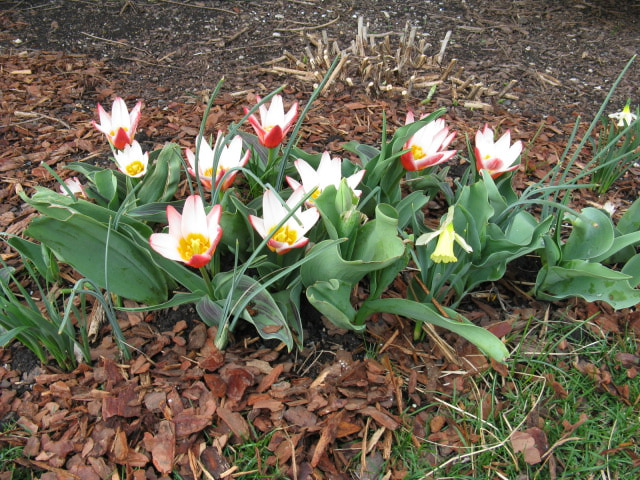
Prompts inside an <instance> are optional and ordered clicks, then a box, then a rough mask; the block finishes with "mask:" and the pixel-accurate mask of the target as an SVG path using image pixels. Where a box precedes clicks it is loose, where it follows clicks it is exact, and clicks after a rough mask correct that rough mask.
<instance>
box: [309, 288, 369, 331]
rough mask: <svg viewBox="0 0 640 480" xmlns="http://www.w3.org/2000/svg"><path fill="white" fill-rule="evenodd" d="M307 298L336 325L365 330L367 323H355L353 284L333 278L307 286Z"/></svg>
mask: <svg viewBox="0 0 640 480" xmlns="http://www.w3.org/2000/svg"><path fill="white" fill-rule="evenodd" d="M307 298H308V299H309V302H310V303H311V305H313V306H314V308H315V309H316V310H318V311H319V312H320V313H321V314H323V315H324V316H325V317H327V318H328V319H329V321H330V322H331V323H333V324H334V325H336V326H338V327H340V328H344V329H346V330H355V331H358V332H361V331H364V329H365V325H356V324H355V323H354V320H355V317H356V311H355V310H354V309H353V307H352V306H351V284H350V283H347V282H343V281H342V280H338V279H335V278H332V279H331V280H329V281H326V282H325V281H318V282H316V283H314V284H313V285H310V286H309V287H307Z"/></svg>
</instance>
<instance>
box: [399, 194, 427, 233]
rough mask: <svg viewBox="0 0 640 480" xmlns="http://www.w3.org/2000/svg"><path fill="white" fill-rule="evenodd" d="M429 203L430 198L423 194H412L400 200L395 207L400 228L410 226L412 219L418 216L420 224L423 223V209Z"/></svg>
mask: <svg viewBox="0 0 640 480" xmlns="http://www.w3.org/2000/svg"><path fill="white" fill-rule="evenodd" d="M428 202H429V197H427V196H426V195H425V194H424V193H422V192H411V193H410V194H409V195H407V196H405V197H404V198H403V199H402V200H400V201H399V202H398V203H397V204H396V205H395V207H396V210H398V227H399V228H401V229H404V228H405V227H406V226H407V225H409V222H410V221H411V219H412V218H413V217H416V216H417V217H418V219H419V220H420V223H422V221H423V219H424V215H422V207H424V206H425V205H426V204H427V203H428Z"/></svg>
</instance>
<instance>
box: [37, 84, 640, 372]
mask: <svg viewBox="0 0 640 480" xmlns="http://www.w3.org/2000/svg"><path fill="white" fill-rule="evenodd" d="M217 91H218V89H216V92H217ZM320 91H321V86H320V87H319V88H318V90H316V92H314V94H313V95H312V97H311V99H310V100H309V102H310V103H311V102H313V101H314V100H315V99H316V98H317V96H318V95H319V92H320ZM210 102H213V98H211V99H210ZM211 104H212V103H210V105H209V108H210V106H211ZM140 105H141V104H140V102H138V104H137V105H136V106H135V107H134V108H133V110H132V111H131V112H128V111H127V107H126V104H125V103H124V101H123V100H122V99H120V98H117V99H116V100H115V101H114V103H113V107H112V112H111V114H110V115H109V114H108V113H106V112H105V111H104V109H103V108H102V107H101V106H99V107H98V115H99V117H100V124H97V123H96V124H95V125H96V128H98V129H99V130H100V131H102V132H103V133H105V135H106V136H107V139H108V141H109V142H110V144H111V145H112V148H113V153H114V159H115V164H116V166H117V169H118V171H115V170H112V169H103V170H101V169H100V168H99V167H92V166H87V165H84V164H74V165H71V166H70V167H71V168H74V169H75V170H76V171H79V172H81V173H83V174H84V175H85V176H86V177H87V179H88V183H87V185H86V186H84V187H80V184H79V182H77V180H72V182H70V183H68V184H67V185H68V186H67V188H68V190H69V191H70V192H71V193H72V194H74V195H78V196H80V194H81V192H87V195H88V198H87V199H84V198H82V197H80V198H75V197H74V198H68V197H66V196H64V195H61V194H59V193H56V192H48V191H39V192H38V193H36V194H35V195H34V196H33V197H32V198H26V197H25V199H26V201H28V202H29V203H30V204H31V205H32V206H33V207H34V208H36V209H37V210H38V211H39V212H40V213H41V214H42V218H39V219H36V220H35V221H34V222H32V226H31V227H30V229H29V231H28V233H30V234H31V235H33V237H34V238H36V239H38V240H40V241H41V242H42V243H44V244H46V245H48V246H49V247H50V248H51V249H52V250H53V251H54V252H55V253H56V255H57V256H58V258H64V259H65V261H67V262H68V263H70V264H71V265H72V266H73V267H74V268H76V270H77V271H78V272H80V273H81V274H82V275H85V276H86V277H87V278H90V279H91V281H92V282H94V283H95V285H97V286H98V287H100V288H108V289H109V291H110V293H113V294H116V295H120V296H124V297H127V298H130V299H132V300H135V301H138V302H140V303H142V304H145V305H146V306H147V307H145V308H148V309H162V308H166V306H167V305H171V306H176V305H180V304H183V303H194V304H195V306H196V310H197V311H198V313H199V315H200V317H201V318H202V320H203V321H204V322H206V323H207V325H209V326H210V327H212V328H213V329H215V332H216V334H215V340H214V343H215V345H216V346H217V347H218V348H224V347H225V345H226V343H227V341H228V339H229V336H230V334H231V333H232V332H233V331H234V329H235V326H236V324H237V322H238V321H239V320H246V321H249V322H251V323H252V324H254V325H255V327H256V329H257V331H258V333H259V334H260V335H261V336H263V337H264V338H271V339H277V340H279V341H281V342H283V343H284V344H285V345H286V346H287V347H288V348H293V346H294V345H296V344H297V345H300V344H301V343H302V336H303V332H304V328H303V325H302V321H303V316H302V315H301V311H300V301H301V296H303V295H304V296H305V297H306V299H307V300H308V302H309V303H310V304H311V305H312V306H313V307H314V308H316V309H317V310H318V311H319V312H320V313H321V314H322V315H324V316H325V317H326V318H327V319H328V320H329V321H331V322H333V323H335V324H336V325H338V326H340V327H341V328H347V329H352V330H357V331H362V330H363V329H364V328H365V322H366V321H367V319H368V318H369V317H370V316H371V315H373V314H375V313H385V312H386V313H392V314H396V315H402V316H405V317H409V318H413V319H414V320H415V322H416V327H417V328H416V330H415V331H416V334H417V335H418V334H420V332H421V331H422V329H421V328H420V325H421V324H422V323H423V322H431V323H434V324H436V325H438V326H441V327H443V328H448V329H450V330H451V331H453V332H456V333H457V334H459V335H461V336H463V337H464V338H466V339H468V340H469V341H471V342H473V343H474V344H475V345H476V346H478V348H479V349H480V350H481V351H482V352H484V353H485V354H487V355H489V356H491V357H492V358H494V359H496V360H498V361H502V360H504V359H505V358H506V356H507V354H508V352H507V350H506V348H505V346H504V345H503V343H502V342H501V341H500V339H498V338H496V337H495V336H493V335H492V334H491V333H490V332H489V331H487V330H485V329H484V328H481V327H479V326H477V325H474V324H473V323H471V322H470V321H467V320H465V319H464V318H463V317H461V316H460V315H459V314H458V313H457V312H455V310H454V308H455V307H456V306H457V305H458V303H459V302H460V301H461V299H462V298H464V296H465V295H466V294H467V293H469V292H471V291H473V289H474V288H476V287H477V286H478V285H480V284H482V283H486V282H492V281H496V280H499V279H500V278H501V277H502V276H503V275H504V273H505V272H506V269H507V265H508V264H509V262H511V261H513V260H515V259H517V258H519V257H521V256H523V255H531V254H535V253H540V252H546V253H545V255H544V259H545V260H544V261H545V262H547V263H546V264H545V265H544V266H543V269H541V273H540V275H539V278H538V279H537V281H536V286H535V287H534V288H533V291H534V292H538V293H539V294H540V295H541V296H544V298H553V299H557V298H565V297H566V296H568V294H567V293H566V292H571V293H572V294H575V295H580V296H583V297H584V298H587V297H588V296H589V295H590V293H589V292H584V291H583V290H584V289H583V290H581V287H582V286H584V285H585V281H584V279H585V278H588V279H589V282H594V281H597V280H593V279H594V278H595V279H600V278H601V279H604V280H606V281H604V280H603V282H602V284H598V289H602V290H603V291H604V292H605V293H606V294H610V295H608V296H607V298H610V299H611V298H612V299H613V300H611V302H612V304H614V305H615V306H616V308H618V307H621V306H629V305H631V304H634V303H633V302H635V303H639V302H640V293H639V292H638V290H637V289H636V288H635V287H636V286H635V285H632V284H631V283H630V282H632V281H633V279H634V278H637V276H633V275H631V274H627V273H624V274H618V273H619V272H615V274H612V273H611V272H612V271H613V270H610V269H609V268H608V267H605V266H604V265H603V264H602V263H601V262H604V261H605V260H606V259H608V258H613V255H614V254H615V253H618V251H617V250H616V251H614V250H615V248H622V247H620V246H623V247H627V246H632V245H637V244H638V240H637V238H636V237H634V236H633V234H634V233H633V232H629V231H628V230H629V225H634V224H637V223H634V222H636V221H640V219H636V218H635V217H634V218H631V219H627V220H625V222H623V224H622V225H621V226H620V225H619V226H617V227H616V228H615V229H614V228H613V226H611V225H610V222H611V217H610V216H609V215H607V214H604V213H602V215H600V213H597V212H594V211H590V210H587V209H585V212H583V213H579V212H574V213H575V214H574V215H572V216H570V217H569V218H570V221H571V222H573V225H572V233H571V235H569V237H568V240H567V241H566V242H564V241H563V240H562V239H563V238H566V236H563V235H561V234H560V233H562V232H560V229H562V228H563V226H564V223H563V222H564V220H565V216H564V215H565V213H566V212H568V211H569V210H570V209H569V207H567V205H565V204H562V205H560V203H554V196H555V197H559V196H560V194H562V196H563V197H564V198H567V196H568V193H567V192H569V191H571V189H572V188H578V187H577V185H578V183H577V181H576V182H574V183H572V184H571V186H570V187H569V186H568V185H569V184H570V182H569V181H568V180H566V178H567V177H566V174H565V172H564V171H563V172H562V174H559V173H558V172H560V171H561V168H562V165H561V164H559V165H558V166H555V167H553V172H552V173H554V175H551V176H550V178H551V180H549V184H543V183H542V182H540V183H539V184H535V185H532V186H530V187H527V188H526V189H525V190H524V191H523V192H516V191H515V190H514V188H513V185H512V181H511V180H512V178H513V176H514V174H515V171H516V170H517V169H518V166H519V164H520V163H519V159H520V155H521V154H522V151H523V144H522V142H521V141H520V140H516V141H513V142H512V138H511V133H510V132H509V131H506V132H505V133H504V134H502V135H501V136H500V138H498V139H497V140H496V138H495V137H496V134H495V132H494V129H493V128H492V127H491V126H490V125H489V124H485V125H484V126H482V127H481V128H480V129H479V130H478V131H477V133H476V135H475V139H474V145H473V148H471V147H469V151H473V153H472V154H470V155H469V156H470V157H475V159H474V158H466V160H467V162H466V163H467V164H468V167H467V170H466V171H465V172H464V173H462V175H460V177H459V178H454V179H453V181H451V179H450V178H448V176H447V175H448V174H447V172H448V170H449V169H448V165H445V163H446V162H451V161H452V160H453V159H454V157H455V156H456V155H458V152H459V151H460V150H459V149H457V148H454V147H455V145H454V141H455V138H456V132H454V131H451V129H450V128H449V127H448V126H447V123H446V121H445V119H444V118H441V117H442V115H443V114H444V113H445V112H444V109H440V110H436V111H434V112H431V113H430V114H428V115H426V116H421V117H420V119H418V120H416V118H415V117H414V114H413V113H411V112H409V113H408V114H407V119H406V122H405V124H404V125H398V128H397V129H396V131H395V133H394V134H393V136H392V138H390V139H388V140H387V138H386V136H383V138H384V141H382V142H381V145H380V147H379V148H376V147H375V146H371V145H366V146H365V145H360V144H357V142H354V141H352V142H349V143H348V144H346V145H345V149H348V150H349V151H351V152H353V153H354V154H355V155H357V156H358V160H359V161H358V162H349V161H343V160H342V159H340V158H338V157H332V155H331V152H329V151H322V153H312V152H308V151H305V150H302V149H300V148H298V146H297V144H298V139H297V138H290V140H289V141H288V142H287V145H286V146H284V147H283V143H284V140H285V137H286V136H287V135H292V136H293V137H295V135H296V132H298V131H300V127H301V123H302V122H303V121H304V118H298V103H297V102H294V103H292V105H291V107H290V108H289V110H288V111H287V112H285V109H284V100H283V98H282V96H280V95H272V98H271V102H270V104H267V103H265V102H264V101H263V100H262V99H261V98H260V97H258V106H257V107H254V108H253V109H252V110H257V112H258V115H254V114H249V113H250V110H249V109H248V108H245V109H244V111H245V115H246V118H247V121H248V123H249V124H250V125H251V127H252V129H253V131H254V132H255V135H253V134H252V133H251V132H250V130H251V128H246V127H243V126H242V125H232V126H230V128H229V133H228V134H227V135H223V133H222V132H220V131H219V132H217V137H216V141H215V143H214V144H213V146H212V145H211V144H210V143H209V142H208V141H207V136H206V135H205V133H207V132H205V131H204V130H205V128H206V127H205V126H206V122H204V121H203V122H202V126H201V131H200V132H199V134H198V135H197V136H196V138H195V139H194V143H193V144H192V145H195V150H192V149H187V150H186V151H185V152H184V153H183V152H182V149H181V148H180V147H179V146H178V145H176V144H171V143H170V144H167V145H164V146H163V147H162V149H160V151H156V152H152V153H151V154H148V153H143V151H142V148H141V147H140V145H139V144H138V142H136V141H135V139H134V136H135V130H136V128H137V125H138V121H139V119H140V108H141V107H140ZM307 109H308V106H307ZM207 111H208V110H207ZM303 111H306V109H305V110H303ZM622 114H623V115H621V118H622V117H623V118H622V121H623V122H624V125H620V126H618V125H616V126H615V128H617V129H618V130H619V131H618V134H620V135H623V134H625V132H626V133H629V132H630V131H631V130H632V129H633V128H634V126H637V119H635V118H633V116H632V115H630V111H629V112H626V113H625V112H624V111H623V112H622ZM629 122H631V123H629ZM240 129H243V130H240ZM240 132H241V133H240ZM637 137H638V136H636V137H635V138H637ZM616 141H617V140H616ZM183 155H185V156H186V160H187V162H186V164H185V162H184V159H183ZM473 160H475V162H473ZM183 164H185V166H184V168H185V169H186V170H187V172H188V173H187V175H186V180H187V181H186V184H185V182H184V175H183ZM474 167H475V168H474ZM239 171H242V172H243V175H242V178H241V180H239V181H237V182H235V181H234V180H235V178H236V174H237V172H239ZM285 179H286V182H285ZM558 179H560V180H558ZM194 180H195V182H194ZM194 183H195V184H196V185H194ZM201 186H204V187H205V189H203V188H200V187H201ZM247 187H248V188H247ZM541 189H544V192H545V196H544V200H540V201H539V202H540V204H541V208H540V210H541V212H542V213H541V214H540V215H539V216H535V215H533V214H532V213H531V212H530V211H529V206H530V205H531V204H534V203H536V202H537V201H538V199H540V198H541V195H540V190H541ZM187 191H188V194H185V193H184V192H187ZM65 193H68V192H67V190H66V189H65ZM185 196H186V198H184V197H185ZM564 198H563V201H564ZM434 202H435V203H437V204H439V207H440V208H442V207H445V208H446V209H447V213H446V215H444V216H442V218H439V219H438V218H433V217H434V216H435V215H434V213H433V212H434V210H433V208H430V207H431V206H432V205H433V203H434ZM56 206H60V207H61V208H55V207H56ZM61 209H63V210H61ZM636 210H638V212H640V208H637V209H636ZM60 211H64V212H65V214H64V215H60V214H59V212H60ZM180 212H181V213H180ZM634 215H637V216H640V213H637V214H634ZM429 216H430V217H432V218H431V219H427V220H425V217H429ZM437 221H439V225H440V226H439V228H436V229H433V228H431V227H430V225H434V224H436V222H437ZM607 222H609V223H607ZM593 225H597V226H598V229H597V230H596V231H594V230H593V229H594V228H595V227H593ZM607 225H609V226H610V227H611V228H608V227H607ZM625 225H626V226H625ZM616 235H618V236H620V237H621V238H618V237H616V239H615V242H614V237H615V236H616ZM625 235H629V236H625ZM596 237H597V240H598V242H595V241H594V243H597V245H598V248H597V249H596V250H594V251H592V250H593V249H592V248H591V247H592V245H585V244H586V243H589V242H581V241H580V240H579V239H580V238H596ZM107 239H108V240H107ZM614 245H615V246H616V247H614ZM547 250H548V251H547ZM632 250H633V249H632ZM559 251H562V252H563V253H562V254H561V255H559V254H557V252H559ZM594 252H595V253H594ZM632 253H634V252H632ZM629 255H631V254H629ZM634 258H635V257H634ZM616 260H619V259H618V258H616ZM627 260H628V261H629V262H631V267H629V269H631V268H632V267H633V265H634V263H633V262H636V264H637V262H638V260H637V259H635V260H634V259H633V258H631V259H629V258H625V259H623V260H621V261H623V262H624V261H627ZM410 262H411V267H412V268H411V269H408V268H407V267H409V265H410ZM595 265H597V266H595ZM628 271H631V270H628ZM567 272H569V273H567ZM401 273H402V274H403V275H405V276H406V277H407V281H408V284H409V285H408V288H407V290H406V291H407V298H397V295H396V294H394V295H391V296H388V295H384V294H385V293H386V292H387V290H388V288H390V286H391V285H393V282H394V280H395V279H396V278H397V277H398V275H400V274H401ZM582 273H584V275H582ZM581 275H582V276H581ZM558 279H560V280H558ZM361 282H363V283H362V285H361ZM625 282H626V283H625ZM362 286H364V287H365V288H366V289H367V296H366V298H365V299H361V298H360V299H359V300H358V305H357V308H356V307H355V305H354V304H353V292H355V291H358V290H359V288H361V287H362ZM607 289H609V290H607ZM596 290H597V289H596Z"/></svg>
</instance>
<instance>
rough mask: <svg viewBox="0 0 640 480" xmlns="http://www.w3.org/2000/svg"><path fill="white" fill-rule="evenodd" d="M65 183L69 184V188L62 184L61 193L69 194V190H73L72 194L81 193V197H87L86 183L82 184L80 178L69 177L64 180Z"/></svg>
mask: <svg viewBox="0 0 640 480" xmlns="http://www.w3.org/2000/svg"><path fill="white" fill-rule="evenodd" d="M64 184H65V185H66V186H67V188H64V187H63V186H62V185H60V193H62V194H63V195H69V193H68V192H71V194H72V195H74V196H75V195H79V196H81V197H86V196H87V195H86V193H85V191H84V185H82V183H80V180H78V177H73V178H67V179H66V180H65V181H64Z"/></svg>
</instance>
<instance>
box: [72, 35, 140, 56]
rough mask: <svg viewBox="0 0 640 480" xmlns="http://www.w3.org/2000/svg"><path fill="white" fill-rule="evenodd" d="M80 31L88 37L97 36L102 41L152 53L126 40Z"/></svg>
mask: <svg viewBox="0 0 640 480" xmlns="http://www.w3.org/2000/svg"><path fill="white" fill-rule="evenodd" d="M80 33H81V34H83V35H86V36H87V37H90V38H95V39H96V40H100V41H102V42H107V43H113V44H115V45H120V46H123V47H127V48H133V49H134V50H138V51H139V52H143V53H146V54H147V55H150V53H149V51H148V50H145V49H143V48H138V47H134V46H133V45H130V44H128V43H126V42H120V41H118V40H109V39H108V38H102V37H98V36H97V35H92V34H90V33H87V32H80Z"/></svg>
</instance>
